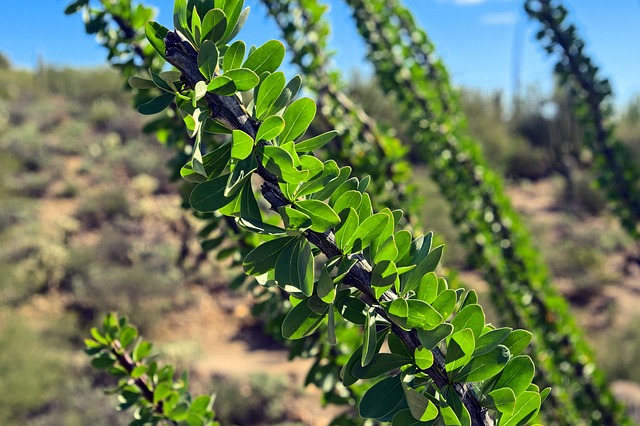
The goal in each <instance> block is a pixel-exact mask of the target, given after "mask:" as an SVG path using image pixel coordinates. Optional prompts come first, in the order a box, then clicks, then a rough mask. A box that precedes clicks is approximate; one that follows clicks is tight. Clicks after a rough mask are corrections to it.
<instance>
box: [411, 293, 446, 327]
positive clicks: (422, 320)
mask: <svg viewBox="0 0 640 426" xmlns="http://www.w3.org/2000/svg"><path fill="white" fill-rule="evenodd" d="M407 306H408V307H409V316H408V317H407V326H408V327H410V328H419V329H422V330H433V329H434V328H436V327H437V326H439V325H440V324H442V321H443V318H442V315H440V313H438V311H436V310H435V309H434V308H433V307H432V306H431V305H429V304H427V303H425V302H423V301H422V300H415V299H409V300H407Z"/></svg>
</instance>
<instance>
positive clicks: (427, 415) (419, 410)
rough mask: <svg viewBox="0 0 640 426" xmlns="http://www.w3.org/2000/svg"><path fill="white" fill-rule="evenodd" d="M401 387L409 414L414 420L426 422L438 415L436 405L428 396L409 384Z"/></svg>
mask: <svg viewBox="0 0 640 426" xmlns="http://www.w3.org/2000/svg"><path fill="white" fill-rule="evenodd" d="M403 388H404V396H405V398H406V399H407V404H408V405H409V410H410V411H411V415H412V416H413V417H414V418H415V419H416V420H420V421H423V422H428V421H430V420H433V419H435V418H436V417H438V414H439V412H438V407H436V405H435V404H434V403H433V402H431V400H430V399H429V398H427V397H426V396H424V395H423V394H421V393H420V392H418V391H416V390H415V389H412V388H410V387H409V386H403Z"/></svg>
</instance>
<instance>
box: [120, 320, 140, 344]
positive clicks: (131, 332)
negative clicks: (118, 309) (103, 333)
mask: <svg viewBox="0 0 640 426" xmlns="http://www.w3.org/2000/svg"><path fill="white" fill-rule="evenodd" d="M136 337H138V331H137V330H136V329H135V328H133V327H131V326H129V325H128V326H126V327H124V328H123V329H122V331H121V332H120V343H121V344H122V347H123V348H125V349H126V348H127V346H129V344H130V343H131V342H133V340H134V339H135V338H136Z"/></svg>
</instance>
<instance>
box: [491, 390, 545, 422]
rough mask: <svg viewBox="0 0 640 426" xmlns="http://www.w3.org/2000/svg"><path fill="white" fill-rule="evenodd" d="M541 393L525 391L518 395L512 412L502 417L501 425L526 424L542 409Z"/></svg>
mask: <svg viewBox="0 0 640 426" xmlns="http://www.w3.org/2000/svg"><path fill="white" fill-rule="evenodd" d="M540 404H541V400H540V395H539V394H538V393H537V392H523V393H522V394H520V395H517V396H516V403H515V406H514V408H513V413H512V414H504V415H503V416H502V418H501V419H500V425H501V426H518V425H524V424H526V423H527V422H528V421H529V420H531V419H532V418H534V417H535V416H536V414H538V411H539V410H540Z"/></svg>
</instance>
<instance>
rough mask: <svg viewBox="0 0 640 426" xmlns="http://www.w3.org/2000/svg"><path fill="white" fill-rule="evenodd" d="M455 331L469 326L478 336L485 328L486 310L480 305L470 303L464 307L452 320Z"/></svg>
mask: <svg viewBox="0 0 640 426" xmlns="http://www.w3.org/2000/svg"><path fill="white" fill-rule="evenodd" d="M451 324H452V325H453V328H454V330H455V331H460V330H462V329H463V328H469V329H471V331H473V335H474V336H475V337H476V338H478V337H480V334H481V333H482V330H483V329H484V311H483V310H482V306H480V305H469V306H466V307H465V308H464V309H462V310H461V311H460V312H458V314H457V315H456V316H455V317H454V318H453V319H452V320H451Z"/></svg>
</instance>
